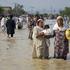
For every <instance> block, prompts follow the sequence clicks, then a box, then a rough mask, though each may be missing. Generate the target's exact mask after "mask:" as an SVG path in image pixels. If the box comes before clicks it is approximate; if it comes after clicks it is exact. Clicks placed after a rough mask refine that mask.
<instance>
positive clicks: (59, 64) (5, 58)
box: [0, 26, 70, 70]
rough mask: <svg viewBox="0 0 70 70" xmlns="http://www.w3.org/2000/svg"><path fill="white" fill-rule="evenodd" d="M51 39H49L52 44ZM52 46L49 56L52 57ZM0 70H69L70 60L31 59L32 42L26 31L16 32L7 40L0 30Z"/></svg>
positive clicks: (25, 29)
mask: <svg viewBox="0 0 70 70" xmlns="http://www.w3.org/2000/svg"><path fill="white" fill-rule="evenodd" d="M52 41H53V39H51V43H52ZM52 45H53V44H51V47H50V51H49V52H50V56H51V57H52V56H53V51H54V50H53V46H52ZM0 70H70V60H66V61H65V60H61V59H59V60H58V59H50V60H44V59H43V60H40V59H32V41H30V40H28V29H27V28H26V26H24V28H23V29H22V30H16V34H15V36H14V38H11V39H9V38H7V36H6V33H3V32H1V30H0Z"/></svg>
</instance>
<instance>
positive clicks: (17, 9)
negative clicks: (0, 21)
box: [13, 4, 25, 16]
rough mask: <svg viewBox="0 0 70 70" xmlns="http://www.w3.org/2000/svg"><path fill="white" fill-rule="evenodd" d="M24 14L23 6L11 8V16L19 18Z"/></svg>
mask: <svg viewBox="0 0 70 70" xmlns="http://www.w3.org/2000/svg"><path fill="white" fill-rule="evenodd" d="M24 13H25V10H24V9H23V5H20V4H15V7H14V8H13V14H14V15H16V16H20V15H22V14H24Z"/></svg>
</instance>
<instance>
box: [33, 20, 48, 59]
mask: <svg viewBox="0 0 70 70" xmlns="http://www.w3.org/2000/svg"><path fill="white" fill-rule="evenodd" d="M43 26H44V22H43V20H42V19H39V20H38V21H37V25H36V26H35V27H34V29H33V58H41V59H42V58H48V54H49V53H48V47H47V43H46V39H45V38H44V36H45V35H44V33H43V32H42V31H43Z"/></svg>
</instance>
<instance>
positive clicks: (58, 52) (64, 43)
mask: <svg viewBox="0 0 70 70" xmlns="http://www.w3.org/2000/svg"><path fill="white" fill-rule="evenodd" d="M56 24H57V26H54V28H53V29H54V34H55V48H54V57H55V58H62V59H64V60H66V58H67V54H68V52H69V45H68V40H67V39H66V36H65V31H66V29H67V28H66V27H65V26H64V24H63V17H62V16H58V17H57V23H56Z"/></svg>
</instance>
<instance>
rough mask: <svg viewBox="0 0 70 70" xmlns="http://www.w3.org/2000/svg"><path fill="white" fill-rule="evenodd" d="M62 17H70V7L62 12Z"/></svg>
mask: <svg viewBox="0 0 70 70" xmlns="http://www.w3.org/2000/svg"><path fill="white" fill-rule="evenodd" d="M60 15H62V16H64V15H66V16H69V17H70V7H65V9H64V10H62V11H60Z"/></svg>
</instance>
